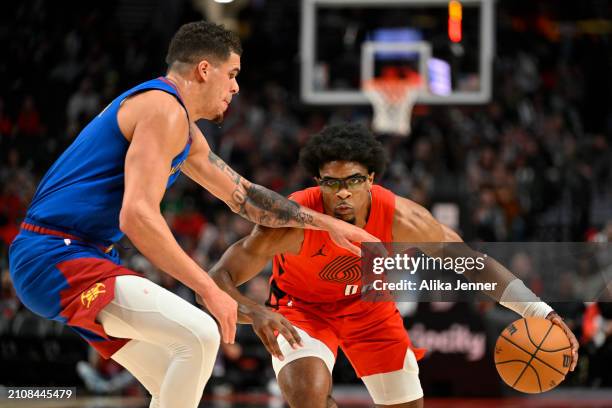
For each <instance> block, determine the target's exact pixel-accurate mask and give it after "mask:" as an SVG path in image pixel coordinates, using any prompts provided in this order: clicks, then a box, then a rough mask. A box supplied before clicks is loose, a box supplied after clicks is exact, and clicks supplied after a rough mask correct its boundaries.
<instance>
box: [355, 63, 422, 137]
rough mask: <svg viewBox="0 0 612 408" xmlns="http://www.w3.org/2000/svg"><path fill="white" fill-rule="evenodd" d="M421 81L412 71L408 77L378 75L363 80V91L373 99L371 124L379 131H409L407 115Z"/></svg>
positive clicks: (397, 132) (419, 88) (410, 112)
mask: <svg viewBox="0 0 612 408" xmlns="http://www.w3.org/2000/svg"><path fill="white" fill-rule="evenodd" d="M422 85H423V82H422V80H421V77H420V76H419V75H418V74H416V73H412V74H411V75H409V76H407V77H396V76H393V77H385V76H383V77H379V78H373V79H370V80H368V81H365V82H364V83H363V87H362V89H363V92H364V93H365V95H366V96H367V97H368V99H369V100H370V102H371V103H372V108H373V110H374V119H373V121H372V128H373V129H374V131H376V132H378V133H392V134H396V135H400V136H408V135H409V134H410V117H411V114H412V108H413V107H414V104H415V102H416V100H417V97H418V95H419V91H420V90H421V88H422Z"/></svg>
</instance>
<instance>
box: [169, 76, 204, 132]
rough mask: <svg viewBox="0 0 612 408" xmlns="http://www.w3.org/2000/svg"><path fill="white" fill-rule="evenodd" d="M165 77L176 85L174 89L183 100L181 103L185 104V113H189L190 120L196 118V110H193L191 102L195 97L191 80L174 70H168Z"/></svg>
mask: <svg viewBox="0 0 612 408" xmlns="http://www.w3.org/2000/svg"><path fill="white" fill-rule="evenodd" d="M166 79H167V80H168V81H170V82H171V83H172V84H173V85H174V86H175V87H176V90H177V92H178V94H179V96H180V98H181V100H182V101H183V104H184V105H185V108H186V109H187V113H189V117H190V118H191V120H193V121H195V120H197V119H198V116H197V112H195V111H194V110H193V106H194V104H193V103H192V101H193V100H194V97H195V95H194V91H193V88H194V84H193V81H192V80H190V79H189V78H187V77H185V76H183V75H181V74H179V73H176V72H174V71H170V72H168V73H167V74H166Z"/></svg>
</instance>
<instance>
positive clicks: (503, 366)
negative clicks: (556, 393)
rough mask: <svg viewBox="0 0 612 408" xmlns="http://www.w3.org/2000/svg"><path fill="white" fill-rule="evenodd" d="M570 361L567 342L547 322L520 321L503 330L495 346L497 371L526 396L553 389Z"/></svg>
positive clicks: (555, 328)
mask: <svg viewBox="0 0 612 408" xmlns="http://www.w3.org/2000/svg"><path fill="white" fill-rule="evenodd" d="M571 362H572V352H571V346H570V341H569V339H568V338H567V336H566V334H565V333H564V332H563V330H562V329H561V328H560V327H558V326H557V325H554V324H553V323H552V322H551V321H550V320H547V319H542V318H537V317H528V318H525V319H519V320H517V321H515V322H514V323H512V324H510V325H509V326H508V327H506V328H505V329H504V331H503V332H502V334H501V335H500V336H499V338H498V339H497V343H496V344H495V367H496V368H497V372H498V373H499V375H500V376H501V378H502V380H504V382H505V383H506V384H508V385H509V386H510V387H512V388H514V389H515V390H518V391H521V392H525V393H530V394H536V393H540V392H544V391H548V390H550V389H553V388H555V387H556V386H557V385H559V384H560V383H561V381H563V380H564V379H565V375H566V374H567V372H568V370H569V368H570V365H571Z"/></svg>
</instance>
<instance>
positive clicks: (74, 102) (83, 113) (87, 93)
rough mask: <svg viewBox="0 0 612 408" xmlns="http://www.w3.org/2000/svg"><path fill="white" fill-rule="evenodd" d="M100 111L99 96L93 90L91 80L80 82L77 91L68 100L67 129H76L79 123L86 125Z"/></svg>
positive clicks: (86, 79)
mask: <svg viewBox="0 0 612 408" xmlns="http://www.w3.org/2000/svg"><path fill="white" fill-rule="evenodd" d="M99 110H100V96H99V95H98V93H97V92H96V91H95V90H94V89H93V86H92V82H91V78H89V77H87V78H85V79H83V80H82V81H81V85H80V86H79V89H78V90H77V91H76V92H75V93H73V94H72V96H71V97H70V99H69V100H68V106H67V108H66V117H67V118H68V127H69V128H74V127H78V123H79V122H83V123H87V122H89V120H91V118H92V117H94V116H95V115H96V114H97V113H98V112H99Z"/></svg>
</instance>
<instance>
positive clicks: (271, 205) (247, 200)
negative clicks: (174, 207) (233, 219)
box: [182, 125, 380, 255]
mask: <svg viewBox="0 0 612 408" xmlns="http://www.w3.org/2000/svg"><path fill="white" fill-rule="evenodd" d="M192 133H193V135H194V137H193V144H192V148H191V152H190V154H189V157H188V159H187V161H186V163H185V165H184V166H183V168H182V170H183V172H184V173H185V174H187V176H189V177H190V178H191V179H193V180H194V181H195V182H196V183H198V184H200V185H201V186H202V187H204V188H205V189H207V190H208V191H210V192H211V193H212V194H214V195H215V196H216V197H217V198H219V199H221V200H223V201H224V202H225V203H226V204H227V205H228V206H229V207H230V208H231V209H232V211H234V212H235V213H237V214H240V215H241V216H242V217H244V218H246V219H247V220H249V221H252V222H254V223H256V224H260V225H263V226H267V227H272V228H279V227H296V228H308V229H318V230H325V231H328V232H329V233H330V236H331V238H332V239H333V240H334V241H335V242H336V244H338V245H340V246H342V247H344V248H346V249H348V250H349V251H351V252H353V253H354V254H356V255H361V250H360V249H359V247H358V246H356V245H355V244H353V243H352V242H379V241H380V240H379V239H378V238H376V237H374V236H373V235H371V234H369V233H367V232H366V231H365V230H363V229H361V228H358V227H356V226H354V225H351V224H348V223H346V222H344V221H341V220H338V219H336V218H333V217H330V216H328V215H325V214H322V213H319V212H317V211H313V210H311V209H309V208H306V207H303V206H301V205H299V204H297V203H296V202H294V201H291V200H289V199H287V198H285V197H283V196H281V195H280V194H278V193H275V192H274V191H271V190H269V189H267V188H265V187H263V186H260V185H258V184H254V183H251V182H249V181H248V180H246V179H245V178H243V177H242V176H240V175H239V174H238V173H236V172H235V171H234V170H233V169H232V168H231V167H229V166H228V165H227V164H226V163H225V162H224V161H223V160H221V159H220V158H219V157H218V156H217V155H216V154H214V153H213V152H212V151H211V150H210V147H209V146H208V143H207V142H206V139H205V138H204V135H202V132H201V131H200V130H199V129H198V128H197V126H195V125H193V126H192Z"/></svg>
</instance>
